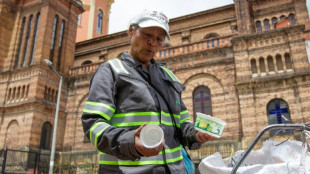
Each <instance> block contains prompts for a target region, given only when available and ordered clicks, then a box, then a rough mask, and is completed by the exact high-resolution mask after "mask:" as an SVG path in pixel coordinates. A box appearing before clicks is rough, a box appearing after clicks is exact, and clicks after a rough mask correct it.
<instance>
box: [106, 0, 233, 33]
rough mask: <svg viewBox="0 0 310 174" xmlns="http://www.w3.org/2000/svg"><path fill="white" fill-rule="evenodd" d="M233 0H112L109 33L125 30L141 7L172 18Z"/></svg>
mask: <svg viewBox="0 0 310 174" xmlns="http://www.w3.org/2000/svg"><path fill="white" fill-rule="evenodd" d="M233 2H234V1H233V0H114V3H113V4H112V6H111V12H110V20H109V34H112V33H116V32H120V31H124V30H127V29H128V26H129V20H130V18H131V17H132V16H134V15H135V14H136V13H137V12H140V11H141V10H143V9H151V10H158V11H161V12H163V13H164V14H165V15H166V16H167V17H168V18H169V19H173V18H176V17H180V16H184V15H188V14H192V13H197V12H200V11H204V10H208V9H213V8H217V7H221V6H225V5H228V4H233Z"/></svg>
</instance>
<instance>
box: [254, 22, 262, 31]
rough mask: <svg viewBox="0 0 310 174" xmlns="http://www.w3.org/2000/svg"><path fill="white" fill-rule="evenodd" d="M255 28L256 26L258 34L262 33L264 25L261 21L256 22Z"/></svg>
mask: <svg viewBox="0 0 310 174" xmlns="http://www.w3.org/2000/svg"><path fill="white" fill-rule="evenodd" d="M255 26H256V32H261V31H262V24H261V22H260V21H256V23H255Z"/></svg>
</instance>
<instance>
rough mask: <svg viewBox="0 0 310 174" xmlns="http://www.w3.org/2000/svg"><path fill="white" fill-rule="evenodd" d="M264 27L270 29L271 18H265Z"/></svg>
mask: <svg viewBox="0 0 310 174" xmlns="http://www.w3.org/2000/svg"><path fill="white" fill-rule="evenodd" d="M264 29H265V31H268V30H270V24H269V19H265V20H264Z"/></svg>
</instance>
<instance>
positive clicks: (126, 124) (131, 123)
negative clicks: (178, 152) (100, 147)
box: [112, 121, 160, 127]
mask: <svg viewBox="0 0 310 174" xmlns="http://www.w3.org/2000/svg"><path fill="white" fill-rule="evenodd" d="M144 123H147V124H155V125H160V124H159V121H157V122H156V121H149V122H145V121H141V122H130V123H113V124H112V126H115V127H127V126H141V125H143V124H144Z"/></svg>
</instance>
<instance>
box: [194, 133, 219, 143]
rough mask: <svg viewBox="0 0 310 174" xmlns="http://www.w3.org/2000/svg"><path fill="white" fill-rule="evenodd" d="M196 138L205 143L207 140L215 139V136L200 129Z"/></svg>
mask: <svg viewBox="0 0 310 174" xmlns="http://www.w3.org/2000/svg"><path fill="white" fill-rule="evenodd" d="M196 139H197V141H198V142H200V143H205V142H207V141H213V140H215V137H213V136H211V135H209V134H207V133H204V132H200V131H197V133H196Z"/></svg>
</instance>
